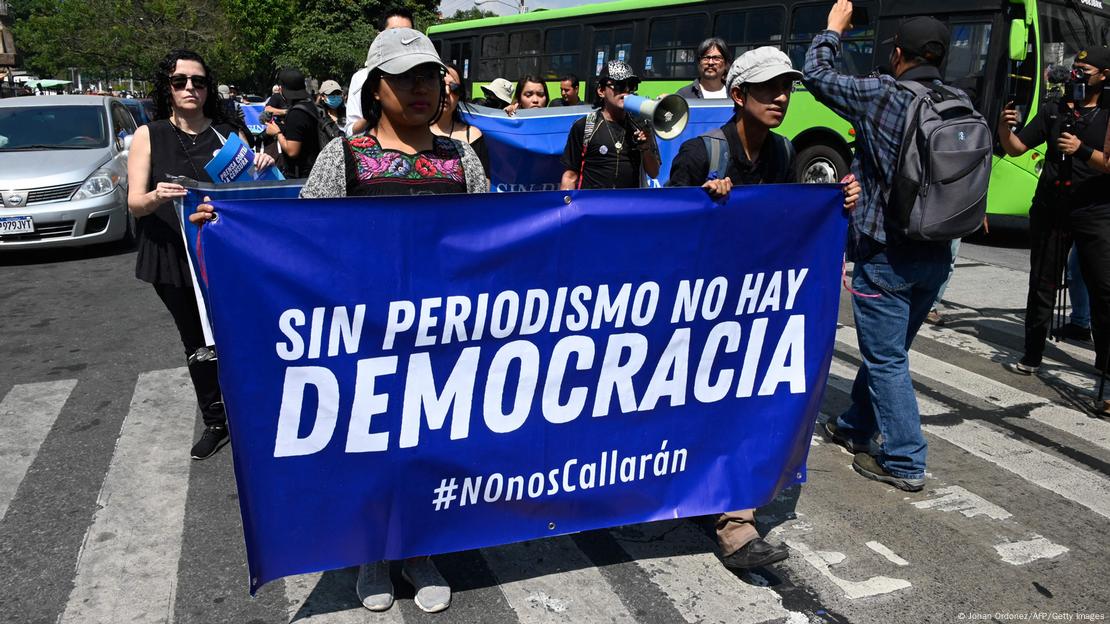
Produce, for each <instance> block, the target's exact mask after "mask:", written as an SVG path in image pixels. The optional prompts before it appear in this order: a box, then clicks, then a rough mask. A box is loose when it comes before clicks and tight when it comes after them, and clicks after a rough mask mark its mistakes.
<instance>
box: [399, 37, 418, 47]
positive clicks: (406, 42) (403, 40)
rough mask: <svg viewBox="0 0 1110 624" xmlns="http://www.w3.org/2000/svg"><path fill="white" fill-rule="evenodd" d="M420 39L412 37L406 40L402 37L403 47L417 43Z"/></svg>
mask: <svg viewBox="0 0 1110 624" xmlns="http://www.w3.org/2000/svg"><path fill="white" fill-rule="evenodd" d="M419 38H420V37H410V38H408V39H405V38H403V37H402V38H401V45H409V44H410V43H412V42H413V41H416V40H417V39H419Z"/></svg>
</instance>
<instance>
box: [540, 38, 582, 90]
mask: <svg viewBox="0 0 1110 624" xmlns="http://www.w3.org/2000/svg"><path fill="white" fill-rule="evenodd" d="M581 41H582V28H581V27H579V26H564V27H561V28H549V29H547V34H546V35H545V38H544V47H543V51H544V59H543V77H544V78H545V79H547V80H558V79H559V78H562V77H563V76H565V75H567V74H573V73H577V72H578V54H579V50H580V49H581V46H582V43H581Z"/></svg>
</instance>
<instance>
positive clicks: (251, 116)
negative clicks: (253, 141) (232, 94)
mask: <svg viewBox="0 0 1110 624" xmlns="http://www.w3.org/2000/svg"><path fill="white" fill-rule="evenodd" d="M239 108H241V109H243V121H245V122H246V124H247V130H250V132H251V134H262V133H263V132H265V131H266V124H264V123H262V120H261V119H259V116H261V115H262V111H263V110H265V109H266V105H265V104H240V105H239Z"/></svg>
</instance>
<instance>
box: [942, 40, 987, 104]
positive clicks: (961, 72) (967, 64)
mask: <svg viewBox="0 0 1110 624" xmlns="http://www.w3.org/2000/svg"><path fill="white" fill-rule="evenodd" d="M948 32H949V33H951V40H950V43H949V44H948V53H947V54H946V55H945V59H944V82H946V83H948V84H951V85H954V86H956V87H958V88H960V89H962V90H963V91H964V92H966V93H967V94H968V96H969V97H970V98H971V101H972V102H973V103H974V104H975V108H976V109H977V110H979V111H980V112H982V113H983V114H984V115H986V113H987V112H988V111H987V109H986V108H985V106H984V105H985V104H987V103H988V101H987V99H986V98H984V96H985V95H986V94H985V93H983V84H984V80H986V67H987V60H988V56H989V55H990V43H991V24H990V22H954V23H951V24H949V25H948Z"/></svg>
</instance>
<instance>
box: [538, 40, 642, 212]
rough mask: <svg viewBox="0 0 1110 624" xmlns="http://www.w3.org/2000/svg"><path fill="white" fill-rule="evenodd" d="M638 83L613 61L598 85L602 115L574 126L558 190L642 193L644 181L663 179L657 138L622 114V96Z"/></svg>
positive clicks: (592, 115)
mask: <svg viewBox="0 0 1110 624" xmlns="http://www.w3.org/2000/svg"><path fill="white" fill-rule="evenodd" d="M639 86H640V78H639V77H638V76H637V75H636V74H635V73H634V72H633V71H632V67H630V66H629V65H628V63H625V62H624V61H609V62H608V63H606V65H605V66H604V67H603V68H602V69H601V74H600V75H599V76H598V79H597V103H596V104H595V106H596V107H598V110H595V111H594V112H592V113H590V114H589V115H587V116H585V117H583V118H582V119H579V120H578V121H576V122H574V125H573V126H571V128H570V134H569V135H568V136H567V145H566V149H564V150H563V157H562V158H561V159H560V162H561V163H562V164H563V169H564V171H563V178H562V182H561V184H560V188H561V189H563V190H573V189H578V188H586V189H600V188H606V189H612V188H639V187H640V186H641V185H642V180H643V175H642V174H646V175H647V176H648V177H652V178H654V177H656V176H658V175H659V148H658V147H657V146H656V144H655V136H654V135H653V134H651V133H650V132H648V131H646V129H645V126H644V125H643V124H642V123H638V122H635V121H633V120H632V118H631V116H630V115H628V114H626V113H625V112H624V96H625V95H628V94H629V93H635V92H636V89H637V88H638V87H639Z"/></svg>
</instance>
